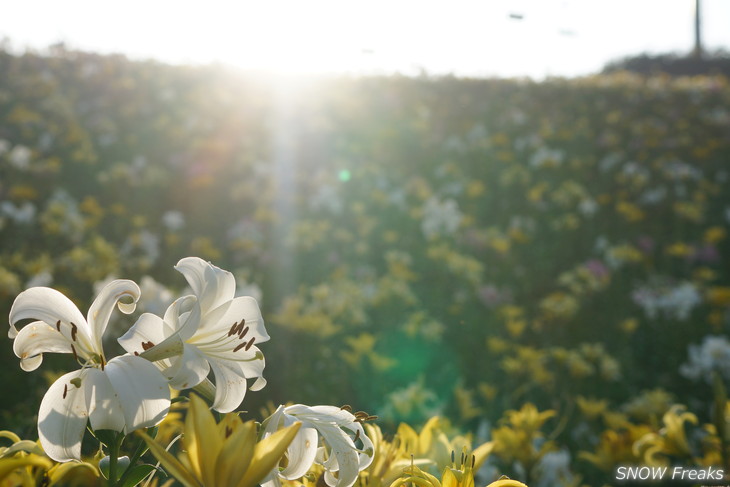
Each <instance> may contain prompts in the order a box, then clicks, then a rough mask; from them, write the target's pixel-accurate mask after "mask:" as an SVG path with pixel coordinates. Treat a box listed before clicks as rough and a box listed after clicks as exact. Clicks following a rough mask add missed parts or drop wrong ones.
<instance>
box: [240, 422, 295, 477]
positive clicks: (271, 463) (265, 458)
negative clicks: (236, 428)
mask: <svg viewBox="0 0 730 487" xmlns="http://www.w3.org/2000/svg"><path fill="white" fill-rule="evenodd" d="M301 426H302V423H299V422H297V423H294V424H293V425H291V426H289V427H287V428H284V429H281V430H279V431H277V432H276V433H274V434H273V435H271V436H269V437H267V438H264V439H263V440H261V441H260V442H258V443H257V444H256V449H255V450H254V453H253V458H252V459H251V463H250V464H249V467H248V470H246V474H245V475H244V476H243V477H242V478H241V480H240V481H239V482H238V484H237V485H236V487H252V486H254V485H256V484H258V483H259V482H260V481H261V479H263V478H264V477H265V476H266V475H267V474H268V473H269V472H271V470H272V469H273V468H274V467H275V466H277V465H278V464H279V461H280V460H281V457H282V456H283V455H284V452H285V451H286V449H287V447H288V446H289V444H290V443H291V442H292V440H293V439H294V436H296V434H297V432H298V431H299V428H300V427H301Z"/></svg>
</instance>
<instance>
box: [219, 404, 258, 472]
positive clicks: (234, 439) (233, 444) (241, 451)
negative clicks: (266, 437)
mask: <svg viewBox="0 0 730 487" xmlns="http://www.w3.org/2000/svg"><path fill="white" fill-rule="evenodd" d="M236 420H237V421H239V422H240V420H239V419H238V418H236ZM255 448H256V423H254V422H253V421H248V422H246V423H243V424H240V425H239V426H238V428H236V429H235V431H233V432H232V433H231V436H229V437H228V438H227V439H226V440H225V443H224V444H223V448H222V449H221V452H220V454H219V455H218V460H217V461H216V464H215V469H216V479H217V482H216V483H215V485H235V484H236V481H237V480H239V479H241V478H243V476H244V475H245V474H246V471H247V470H248V468H249V466H250V465H251V459H252V458H253V454H254V450H255Z"/></svg>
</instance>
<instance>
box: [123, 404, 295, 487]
mask: <svg viewBox="0 0 730 487" xmlns="http://www.w3.org/2000/svg"><path fill="white" fill-rule="evenodd" d="M300 426H301V423H295V424H293V425H291V426H289V427H287V428H284V429H282V430H279V431H277V432H276V433H274V434H272V435H271V436H269V437H268V438H265V439H263V440H261V441H259V442H257V441H256V424H255V422H254V421H248V422H245V423H244V422H242V421H241V420H240V419H239V418H238V417H237V416H236V415H234V414H229V415H226V416H225V417H224V419H223V420H222V421H221V422H220V423H218V424H217V423H216V422H215V418H213V414H212V413H211V412H210V410H209V409H208V406H207V405H206V403H205V402H204V401H203V400H202V399H200V398H199V397H197V396H195V395H191V397H190V407H189V409H188V414H187V417H186V418H185V428H184V436H183V445H184V447H185V451H184V452H183V453H180V455H179V456H178V457H177V458H176V457H175V456H173V455H172V454H171V453H169V452H168V451H167V450H166V449H165V446H163V445H162V444H160V443H158V442H156V441H155V440H153V439H152V438H150V437H149V436H147V435H146V434H145V433H143V432H141V431H138V432H137V434H138V435H140V436H141V437H142V438H143V439H144V441H145V442H146V443H147V445H148V446H149V448H150V451H151V452H152V454H153V455H154V456H155V457H156V458H157V460H159V461H160V464H162V466H163V467H164V468H165V469H166V470H167V471H168V473H170V475H172V476H173V477H175V478H176V479H177V480H178V481H179V482H180V483H182V484H183V485H184V486H185V487H220V486H223V485H225V486H230V487H253V486H255V485H257V484H258V483H259V482H260V481H261V480H262V479H263V478H264V477H265V476H266V475H267V474H268V473H269V472H270V471H271V470H272V469H273V468H274V467H275V466H276V465H277V464H278V463H279V461H280V460H281V457H282V456H283V455H284V452H285V451H286V449H287V447H288V446H289V444H290V443H291V442H292V440H293V439H294V436H295V435H296V434H297V432H298V431H299V428H300Z"/></svg>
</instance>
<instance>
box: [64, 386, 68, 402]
mask: <svg viewBox="0 0 730 487" xmlns="http://www.w3.org/2000/svg"><path fill="white" fill-rule="evenodd" d="M66 394H68V385H67V384H64V385H63V399H66Z"/></svg>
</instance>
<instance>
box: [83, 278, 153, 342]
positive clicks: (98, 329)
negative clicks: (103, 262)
mask: <svg viewBox="0 0 730 487" xmlns="http://www.w3.org/2000/svg"><path fill="white" fill-rule="evenodd" d="M139 296H140V290H139V286H138V285H137V283H135V282H134V281H129V280H127V279H116V280H114V281H112V282H110V283H109V284H107V285H106V286H104V288H103V289H102V290H101V291H100V292H99V295H98V296H96V299H94V302H93V303H91V307H90V308H89V312H88V314H87V320H86V321H87V322H88V323H89V327H90V328H91V334H92V337H93V339H94V341H95V343H96V345H97V348H98V349H99V350H101V338H102V336H103V335H104V331H105V330H106V326H107V324H108V323H109V318H110V317H111V315H112V311H114V306H115V305H117V306H118V307H119V310H120V311H121V312H122V313H126V314H129V313H132V312H133V311H134V309H135V306H136V304H137V301H138V300H139ZM125 298H126V299H131V300H132V302H131V303H124V302H123V301H122V300H123V299H125Z"/></svg>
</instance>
